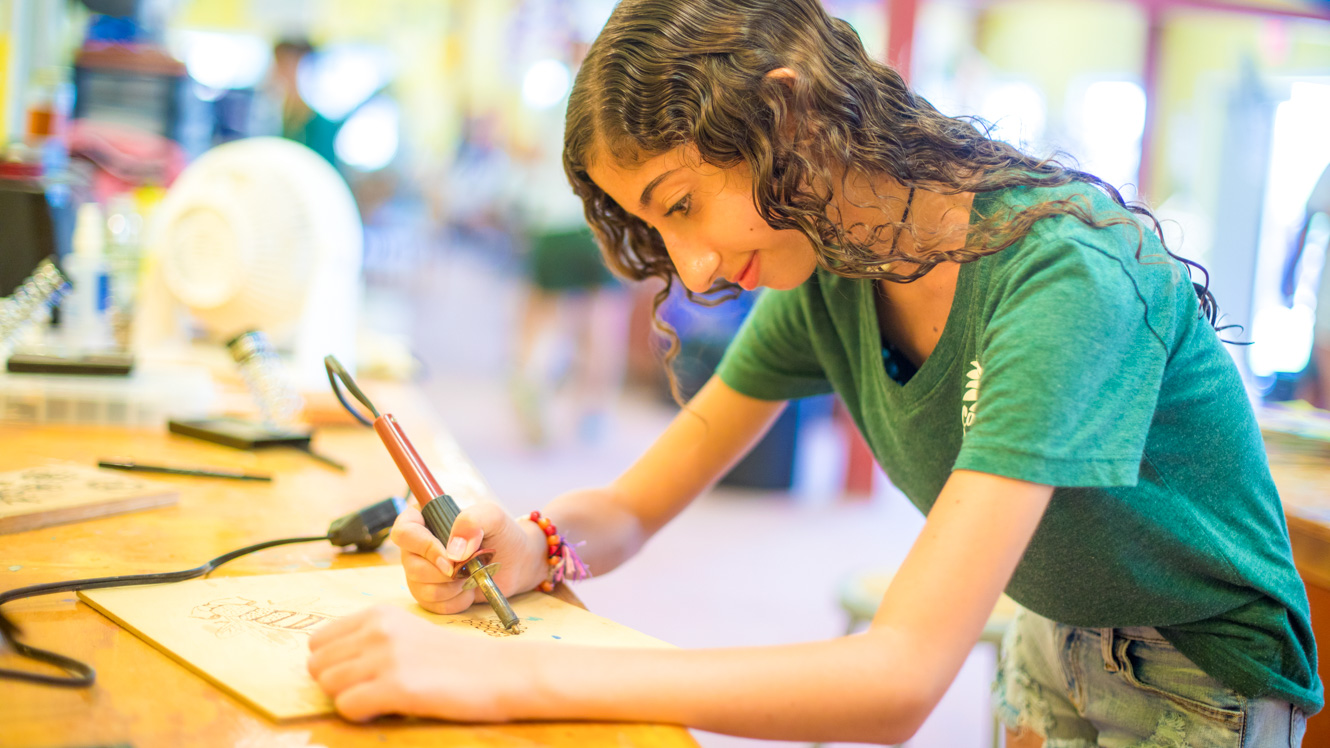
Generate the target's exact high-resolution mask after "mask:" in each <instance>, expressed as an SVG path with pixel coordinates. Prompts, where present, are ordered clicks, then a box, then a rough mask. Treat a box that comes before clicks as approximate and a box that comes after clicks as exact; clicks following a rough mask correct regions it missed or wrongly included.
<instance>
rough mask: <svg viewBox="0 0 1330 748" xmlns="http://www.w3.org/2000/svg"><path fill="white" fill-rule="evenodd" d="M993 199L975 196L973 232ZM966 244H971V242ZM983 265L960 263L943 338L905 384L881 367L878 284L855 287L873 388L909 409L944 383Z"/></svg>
mask: <svg viewBox="0 0 1330 748" xmlns="http://www.w3.org/2000/svg"><path fill="white" fill-rule="evenodd" d="M990 200H992V196H991V195H990V193H982V192H981V193H977V194H975V196H974V201H973V203H972V205H971V207H970V229H971V231H973V229H974V225H975V223H976V222H977V221H978V220H980V219H981V217H982V216H984V215H987V207H988V203H989V201H990ZM966 241H967V243H968V241H969V239H968V238H967V240H966ZM981 262H982V259H980V260H974V261H971V262H966V263H962V264H961V267H960V271H959V272H958V273H957V274H956V291H955V293H954V294H953V295H952V297H951V309H950V310H948V312H947V323H946V326H945V327H943V328H942V335H941V337H939V338H938V341H937V345H936V346H934V347H933V352H932V353H930V354H929V355H928V358H926V359H924V362H923V363H922V364H920V365H919V369H918V371H916V372H915V373H914V376H912V377H910V379H909V381H907V382H905V383H904V384H902V383H900V382H897V381H896V380H894V379H892V378H891V377H889V376H887V372H886V367H884V366H883V365H882V324H881V320H880V319H879V318H878V314H877V302H876V295H877V281H876V280H869V281H866V282H864V283H857V284H855V285H856V286H857V288H858V293H859V299H858V303H859V311H860V314H861V315H866V318H867V319H868V320H869V322H868V330H867V332H868V335H866V336H864V338H863V341H864V343H863V348H864V350H862V351H860V355H861V356H862V358H863V361H862V364H863V365H864V366H865V370H866V371H868V372H869V373H868V377H869V379H868V381H869V382H870V383H872V385H873V387H874V389H877V390H878V391H881V392H885V393H887V395H888V396H891V397H899V398H901V399H903V400H904V402H903V403H901V404H902V405H905V406H906V407H908V406H909V403H911V402H918V401H921V400H923V399H924V398H925V397H926V396H927V394H928V393H929V392H931V391H932V390H933V389H934V388H935V387H936V386H937V384H938V383H939V382H940V381H942V380H943V378H944V377H945V375H946V374H947V372H948V371H949V370H950V369H951V368H952V367H953V366H954V365H955V363H956V358H957V356H958V355H959V352H960V349H961V348H962V345H961V342H962V336H963V335H964V330H965V329H966V328H967V327H969V323H970V317H971V314H972V312H973V310H974V299H973V297H974V292H975V289H976V288H977V287H978V282H977V281H978V277H977V276H978V273H979V272H980V267H979V266H980V263H981ZM861 318H863V317H861Z"/></svg>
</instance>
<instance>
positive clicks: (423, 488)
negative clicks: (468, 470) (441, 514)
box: [374, 413, 443, 508]
mask: <svg viewBox="0 0 1330 748" xmlns="http://www.w3.org/2000/svg"><path fill="white" fill-rule="evenodd" d="M374 430H375V431H376V432H378V434H379V438H380V439H382V440H383V446H385V447H387V448H388V454H390V455H392V458H393V462H394V463H396V464H397V470H398V471H399V472H401V474H402V477H403V478H406V484H407V485H408V486H410V487H411V493H412V494H414V495H415V497H416V502H417V503H419V504H420V506H421V508H424V506H425V505H426V504H428V503H429V502H431V501H433V500H434V499H435V497H437V496H441V495H442V494H443V489H442V488H440V487H439V482H438V481H436V480H434V475H433V474H432V473H430V471H429V468H427V467H425V461H424V460H422V459H420V455H419V454H418V453H417V452H416V448H415V447H413V446H411V440H410V439H407V438H406V434H405V433H403V432H402V427H401V426H400V425H399V424H398V423H397V419H396V418H393V417H392V414H391V413H384V414H383V415H381V416H379V417H378V418H376V419H374Z"/></svg>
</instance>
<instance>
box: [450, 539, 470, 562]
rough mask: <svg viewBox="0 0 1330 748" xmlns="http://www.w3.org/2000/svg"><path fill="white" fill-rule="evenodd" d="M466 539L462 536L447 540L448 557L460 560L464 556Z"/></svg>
mask: <svg viewBox="0 0 1330 748" xmlns="http://www.w3.org/2000/svg"><path fill="white" fill-rule="evenodd" d="M466 545H467V543H466V540H464V539H462V538H453V539H452V540H449V541H448V558H451V559H452V560H454V561H461V560H462V559H464V558H466Z"/></svg>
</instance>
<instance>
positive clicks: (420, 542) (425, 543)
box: [390, 507, 453, 577]
mask: <svg viewBox="0 0 1330 748" xmlns="http://www.w3.org/2000/svg"><path fill="white" fill-rule="evenodd" d="M390 537H391V538H392V541H393V544H394V545H396V546H397V547H398V548H401V549H402V551H403V554H404V555H403V556H402V558H403V559H406V558H408V557H409V556H410V554H415V555H416V556H419V557H421V558H423V559H425V561H427V562H428V563H430V564H431V565H433V566H434V567H435V568H437V569H438V570H439V571H441V572H442V573H443V574H444V575H445V576H446V577H452V574H453V563H452V562H451V561H449V560H448V559H447V557H446V556H445V555H444V550H443V543H440V542H439V539H438V538H436V537H434V534H433V533H431V532H430V531H429V528H428V527H425V518H424V517H421V516H420V512H419V511H418V510H416V509H414V508H412V507H405V508H403V509H402V513H401V514H399V515H397V521H395V522H393V529H392V533H391V535H390Z"/></svg>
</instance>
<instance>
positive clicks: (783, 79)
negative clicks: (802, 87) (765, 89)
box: [763, 67, 799, 140]
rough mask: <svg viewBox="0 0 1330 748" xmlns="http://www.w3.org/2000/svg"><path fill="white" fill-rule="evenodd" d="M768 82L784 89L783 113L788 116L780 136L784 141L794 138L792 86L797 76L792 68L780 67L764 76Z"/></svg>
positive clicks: (796, 80) (797, 78)
mask: <svg viewBox="0 0 1330 748" xmlns="http://www.w3.org/2000/svg"><path fill="white" fill-rule="evenodd" d="M763 77H764V78H766V79H767V80H769V81H775V82H776V83H779V84H780V86H781V88H782V89H784V99H785V111H786V113H787V114H788V115H790V116H789V117H788V118H787V121H786V123H785V127H783V128H782V130H781V136H782V137H783V138H785V139H786V140H790V139H793V138H794V128H795V124H794V122H795V118H794V116H793V115H794V84H795V83H796V82H798V80H799V74H798V73H796V72H795V71H794V69H793V68H786V67H780V68H776V69H775V70H770V71H768V72H767V74H766V75H765V76H763Z"/></svg>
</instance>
